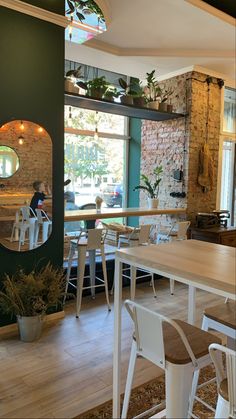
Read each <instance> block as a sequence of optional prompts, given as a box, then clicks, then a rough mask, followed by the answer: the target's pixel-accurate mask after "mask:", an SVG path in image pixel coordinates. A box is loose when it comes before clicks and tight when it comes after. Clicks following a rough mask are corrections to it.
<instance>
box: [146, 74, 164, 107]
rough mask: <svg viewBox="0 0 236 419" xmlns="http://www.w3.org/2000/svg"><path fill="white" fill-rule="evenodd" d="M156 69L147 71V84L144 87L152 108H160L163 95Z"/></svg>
mask: <svg viewBox="0 0 236 419" xmlns="http://www.w3.org/2000/svg"><path fill="white" fill-rule="evenodd" d="M155 72H156V71H155V70H152V71H151V73H146V81H147V86H146V87H145V89H144V92H145V95H146V98H147V102H148V107H149V108H152V109H158V108H159V103H160V96H161V88H160V86H159V83H158V81H157V79H156V76H155Z"/></svg>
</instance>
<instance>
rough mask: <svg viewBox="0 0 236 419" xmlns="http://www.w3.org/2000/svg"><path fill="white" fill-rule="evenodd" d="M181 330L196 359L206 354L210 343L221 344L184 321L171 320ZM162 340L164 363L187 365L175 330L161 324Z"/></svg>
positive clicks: (185, 356)
mask: <svg viewBox="0 0 236 419" xmlns="http://www.w3.org/2000/svg"><path fill="white" fill-rule="evenodd" d="M173 320H174V321H175V322H176V323H177V324H178V325H179V326H180V327H181V329H182V330H183V332H184V334H185V336H186V338H187V340H188V342H189V344H190V346H191V348H192V351H193V353H194V355H195V357H196V359H198V358H201V357H203V356H205V355H207V354H208V347H209V345H210V344H211V343H221V339H219V338H218V337H216V336H214V335H212V334H211V333H209V332H205V331H203V330H201V329H199V328H198V327H195V326H192V325H191V324H188V323H186V322H184V321H181V320H177V319H173ZM163 338H164V346H165V358H166V361H169V362H171V363H172V364H188V363H189V362H191V359H190V357H189V354H188V352H187V350H186V348H185V346H184V344H183V341H182V339H181V337H180V336H179V334H178V332H177V331H176V329H175V328H174V327H173V326H171V325H170V324H168V323H164V324H163Z"/></svg>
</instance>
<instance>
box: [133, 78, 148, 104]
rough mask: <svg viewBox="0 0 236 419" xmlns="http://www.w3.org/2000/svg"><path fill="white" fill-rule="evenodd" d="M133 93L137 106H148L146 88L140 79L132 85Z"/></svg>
mask: <svg viewBox="0 0 236 419" xmlns="http://www.w3.org/2000/svg"><path fill="white" fill-rule="evenodd" d="M131 89H132V90H131V93H132V96H133V103H134V105H136V106H140V107H144V106H146V98H145V95H144V88H143V87H142V85H141V82H140V81H139V80H137V79H136V80H134V81H133V83H132V86H131Z"/></svg>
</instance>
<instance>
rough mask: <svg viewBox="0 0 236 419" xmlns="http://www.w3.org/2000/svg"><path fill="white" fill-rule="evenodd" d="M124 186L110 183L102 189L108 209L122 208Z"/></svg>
mask: <svg viewBox="0 0 236 419" xmlns="http://www.w3.org/2000/svg"><path fill="white" fill-rule="evenodd" d="M122 198H123V185H121V184H117V183H108V184H107V185H104V187H103V188H102V199H103V201H104V202H105V204H106V205H107V207H114V206H115V205H117V206H118V207H122Z"/></svg>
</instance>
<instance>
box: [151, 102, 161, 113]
mask: <svg viewBox="0 0 236 419" xmlns="http://www.w3.org/2000/svg"><path fill="white" fill-rule="evenodd" d="M159 103H160V102H159V101H158V100H153V101H152V102H148V107H149V109H155V110H156V111H157V110H158V109H159Z"/></svg>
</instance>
